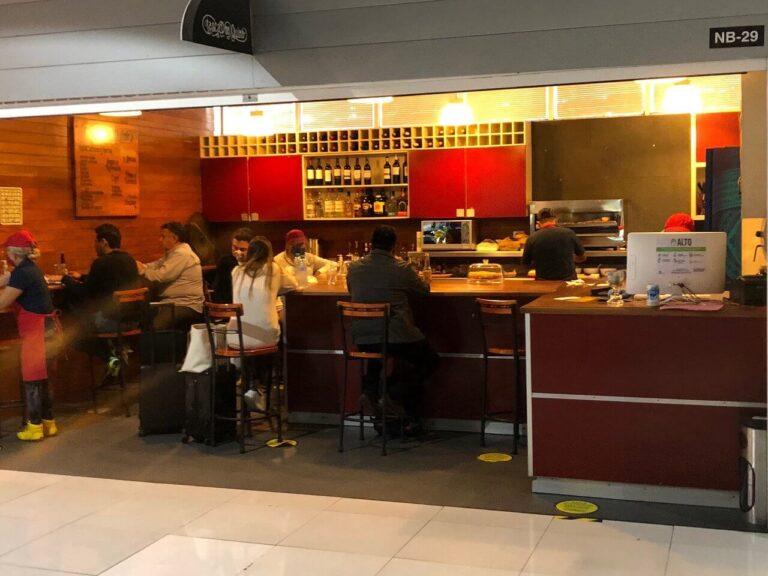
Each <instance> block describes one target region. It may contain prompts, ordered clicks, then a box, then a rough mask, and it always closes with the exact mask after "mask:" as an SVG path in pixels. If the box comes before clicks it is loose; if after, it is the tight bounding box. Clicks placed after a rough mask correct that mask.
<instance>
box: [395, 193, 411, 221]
mask: <svg viewBox="0 0 768 576" xmlns="http://www.w3.org/2000/svg"><path fill="white" fill-rule="evenodd" d="M397 215H398V216H408V198H407V197H406V196H405V191H404V190H401V191H400V196H399V197H398V199H397Z"/></svg>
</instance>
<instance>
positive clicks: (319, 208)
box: [315, 192, 325, 218]
mask: <svg viewBox="0 0 768 576" xmlns="http://www.w3.org/2000/svg"><path fill="white" fill-rule="evenodd" d="M323 217H325V212H323V203H322V201H321V200H320V192H315V218H323Z"/></svg>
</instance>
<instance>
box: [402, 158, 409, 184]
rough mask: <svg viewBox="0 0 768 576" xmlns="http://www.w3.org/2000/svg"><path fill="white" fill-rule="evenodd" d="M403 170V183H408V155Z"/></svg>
mask: <svg viewBox="0 0 768 576" xmlns="http://www.w3.org/2000/svg"><path fill="white" fill-rule="evenodd" d="M401 171H402V173H403V175H402V178H401V180H402V181H403V184H408V157H407V156H406V157H405V159H404V160H403V167H402V168H401Z"/></svg>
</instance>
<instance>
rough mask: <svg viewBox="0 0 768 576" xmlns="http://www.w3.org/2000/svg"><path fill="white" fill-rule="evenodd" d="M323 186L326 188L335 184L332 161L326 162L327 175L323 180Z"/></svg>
mask: <svg viewBox="0 0 768 576" xmlns="http://www.w3.org/2000/svg"><path fill="white" fill-rule="evenodd" d="M323 184H324V185H325V186H330V185H331V184H333V168H331V161H330V160H326V161H325V174H324V178H323Z"/></svg>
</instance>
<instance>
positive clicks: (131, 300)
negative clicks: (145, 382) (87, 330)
mask: <svg viewBox="0 0 768 576" xmlns="http://www.w3.org/2000/svg"><path fill="white" fill-rule="evenodd" d="M112 301H113V302H114V304H115V316H114V318H115V331H114V332H94V333H93V335H92V338H94V339H96V340H102V341H105V340H111V341H113V342H114V350H115V355H116V357H117V361H118V370H119V386H120V403H121V404H122V406H123V410H124V411H125V415H126V417H127V416H130V415H131V410H130V407H129V406H128V403H127V402H126V400H125V390H126V384H125V369H126V367H127V366H128V363H127V359H126V357H125V354H124V352H125V350H126V348H125V344H126V342H125V340H126V338H135V339H138V338H140V337H141V334H142V333H143V327H144V326H145V325H146V323H147V322H148V319H149V289H147V288H137V289H135V290H121V291H117V292H114V293H113V294H112ZM139 348H140V347H139V346H136V347H135V349H136V350H138V349H139ZM89 364H90V371H91V397H92V400H93V411H94V412H96V407H97V401H96V400H97V399H96V393H97V391H98V389H99V388H100V387H101V386H98V385H97V384H96V375H95V374H94V371H93V355H90V358H89Z"/></svg>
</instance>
